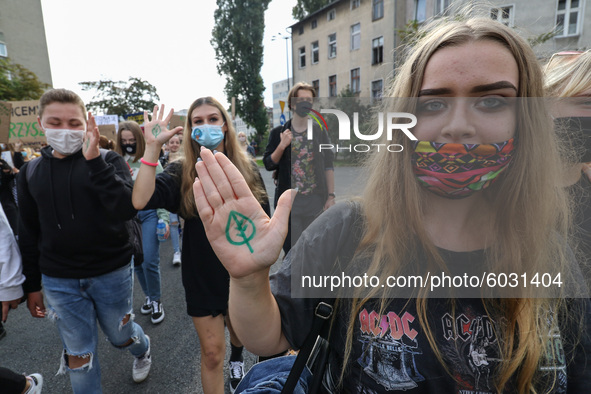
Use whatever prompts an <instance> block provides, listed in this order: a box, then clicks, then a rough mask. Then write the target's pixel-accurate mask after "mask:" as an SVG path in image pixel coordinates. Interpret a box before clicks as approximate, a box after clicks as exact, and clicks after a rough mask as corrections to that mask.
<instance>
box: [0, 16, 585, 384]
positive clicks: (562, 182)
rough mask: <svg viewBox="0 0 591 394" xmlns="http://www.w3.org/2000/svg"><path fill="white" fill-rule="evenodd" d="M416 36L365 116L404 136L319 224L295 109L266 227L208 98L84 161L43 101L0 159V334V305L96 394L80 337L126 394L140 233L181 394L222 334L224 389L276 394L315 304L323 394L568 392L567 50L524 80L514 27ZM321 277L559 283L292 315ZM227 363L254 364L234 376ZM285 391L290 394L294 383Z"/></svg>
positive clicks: (318, 153)
mask: <svg viewBox="0 0 591 394" xmlns="http://www.w3.org/2000/svg"><path fill="white" fill-rule="evenodd" d="M424 28H425V33H424V34H423V35H422V36H421V37H420V39H419V40H418V41H417V42H416V43H415V44H414V46H413V47H412V48H411V49H410V50H409V51H408V53H407V55H406V56H407V57H406V59H405V61H404V62H403V63H401V65H400V67H399V68H398V70H397V72H396V77H395V78H394V80H393V81H392V82H391V86H390V88H389V90H387V93H386V94H385V95H384V98H385V99H384V100H383V105H384V107H386V108H387V109H389V110H390V111H391V112H398V113H400V112H410V113H413V114H415V115H416V118H417V123H416V125H415V126H414V127H413V128H412V134H413V136H414V137H415V139H414V140H413V139H410V138H408V137H407V135H405V134H404V133H394V134H393V135H392V136H391V138H392V141H391V142H393V143H396V144H400V146H402V147H403V148H404V149H403V150H402V151H401V152H397V153H391V152H388V151H384V150H382V151H381V152H380V151H377V152H373V153H372V154H371V155H370V157H369V159H368V160H367V162H366V163H365V164H364V169H365V171H366V174H367V176H366V179H367V185H366V187H365V190H364V194H363V196H362V198H361V199H359V200H357V201H343V202H340V203H338V204H335V200H336V195H335V181H334V166H333V164H334V163H333V160H334V157H333V154H332V151H330V150H319V149H318V145H319V144H322V143H329V142H330V140H329V137H328V134H327V130H326V129H323V128H322V126H321V125H318V126H319V127H316V125H314V126H313V130H308V127H309V125H310V124H314V123H313V122H309V121H308V116H309V111H310V109H311V108H312V106H313V104H314V98H315V97H316V91H315V90H314V88H313V87H312V86H311V85H309V84H307V83H303V82H302V83H298V84H296V85H294V87H293V88H292V89H291V91H290V92H289V106H290V109H292V111H293V113H294V115H293V118H292V119H291V120H289V121H288V122H287V123H286V124H285V125H283V126H280V127H277V128H275V129H273V130H271V131H270V136H269V141H268V145H267V147H266V149H265V152H264V154H263V163H264V165H265V168H266V170H268V171H275V173H276V179H277V182H276V189H275V194H274V206H275V211H274V213H273V215H272V216H271V211H270V203H269V196H268V194H267V190H266V189H265V185H264V182H263V180H262V178H261V174H260V172H259V168H258V167H257V165H256V162H255V161H254V160H253V158H254V152H253V150H252V149H251V148H252V147H251V145H250V144H249V143H248V140H247V138H246V135H243V133H237V132H236V130H235V128H234V126H233V123H232V121H231V118H230V117H229V115H228V112H227V111H226V109H225V108H224V107H223V105H222V104H221V103H220V102H219V101H218V100H216V99H215V98H212V97H201V98H198V99H196V100H195V101H194V102H193V103H191V105H190V107H189V109H188V113H187V120H186V124H185V126H184V127H175V128H172V129H169V128H168V125H169V122H170V120H171V118H172V115H173V111H172V110H170V111H168V112H167V111H166V110H165V107H164V105H161V106H156V107H154V108H153V111H152V113H151V114H149V113H148V112H145V114H144V119H145V123H144V124H143V125H142V127H140V125H138V124H137V123H135V122H122V123H120V124H119V127H118V133H117V138H116V141H114V143H112V142H111V143H109V141H103V144H104V145H102V146H103V147H104V148H99V146H101V145H99V144H100V142H101V141H100V139H101V136H100V135H99V131H98V127H97V126H96V123H95V121H94V117H93V116H92V114H91V113H87V111H86V108H85V106H84V103H83V102H82V100H81V99H80V97H78V96H77V95H76V94H75V93H73V92H71V91H68V90H65V89H53V90H49V91H48V92H46V93H45V94H44V95H43V97H42V98H41V99H40V108H39V125H40V127H41V128H42V130H43V131H44V134H45V135H46V138H47V146H45V147H43V148H42V149H41V150H40V152H39V154H40V157H39V158H36V159H33V160H24V159H23V157H22V156H23V155H22V153H20V152H22V146H19V147H18V148H17V149H12V152H11V154H10V155H11V160H12V163H8V162H6V161H4V160H3V161H2V163H1V164H2V174H1V175H2V178H1V183H0V202H1V203H2V210H0V236H1V238H0V301H2V320H3V321H6V317H7V315H8V312H9V310H10V309H12V308H16V307H17V306H18V304H19V303H20V301H21V299H22V298H23V296H24V297H26V300H27V307H28V309H29V311H30V313H31V315H32V316H33V317H37V318H42V317H48V318H50V319H52V320H54V321H55V323H56V326H57V329H58V332H59V335H60V337H61V340H62V344H63V353H62V355H61V364H60V366H59V373H67V374H68V375H69V378H70V382H71V386H72V389H73V391H74V392H75V393H84V394H87V393H100V392H102V389H101V379H103V378H102V377H101V370H100V364H99V357H98V354H97V341H98V325H100V327H101V329H102V331H103V332H104V333H105V334H106V336H107V338H108V340H109V341H110V343H111V344H112V345H113V346H115V347H116V348H119V349H122V350H126V351H128V352H129V353H131V355H132V356H133V369H132V378H133V380H134V381H135V382H138V383H140V382H142V381H144V380H145V379H146V378H147V377H148V375H149V372H150V369H151V365H152V359H151V348H152V347H153V346H168V345H165V344H159V343H157V342H156V341H152V340H151V339H150V337H148V336H147V335H146V334H145V333H144V331H143V329H142V327H141V326H140V325H139V324H138V323H136V322H135V321H134V319H133V310H134V306H133V303H132V299H133V295H132V291H133V281H134V273H135V277H136V278H137V280H138V282H139V283H140V286H141V289H142V291H143V293H144V295H145V303H144V304H143V305H142V306H140V307H139V309H140V311H141V313H144V314H150V315H151V321H152V323H153V324H159V323H160V322H162V321H163V319H164V316H165V314H164V308H163V300H162V289H161V280H160V279H161V278H160V264H161V262H160V257H159V256H160V255H159V240H158V235H157V229H158V223H159V221H160V222H161V223H163V224H164V228H165V231H164V234H161V236H163V237H165V238H168V237H170V238H171V239H172V242H173V248H174V256H173V259H172V262H171V263H172V264H174V265H179V266H180V269H181V273H182V283H183V287H184V290H185V300H186V311H187V314H188V315H189V316H190V317H191V319H192V322H193V325H194V327H195V330H196V333H197V335H198V337H199V343H200V351H201V369H200V370H201V385H202V390H203V391H204V392H205V393H221V392H223V390H224V374H223V369H224V361H225V354H226V339H225V332H226V331H225V330H226V328H227V329H228V332H229V336H230V346H231V352H230V357H229V360H228V363H229V371H230V376H229V385H230V389H231V391H232V392H234V391H236V392H243V391H245V390H251V391H248V392H254V391H256V390H257V388H258V390H263V387H270V386H273V387H276V386H277V385H279V387H281V386H282V385H283V384H285V383H286V379H287V376H288V375H289V372H290V370H291V369H292V368H293V366H294V365H295V364H296V363H297V361H296V360H297V356H283V355H284V354H285V353H286V352H287V351H288V350H289V349H295V350H299V349H302V348H303V347H305V346H306V343H307V342H308V341H309V335H310V334H309V333H310V332H313V333H315V331H314V330H315V328H314V327H315V324H316V318H315V314H317V313H318V308H319V307H320V306H321V305H324V306H327V307H328V309H329V310H330V311H331V312H330V313H329V316H327V317H328V318H329V324H328V325H327V326H326V327H325V330H324V332H323V334H322V335H323V336H324V338H325V341H326V343H327V357H326V368H325V369H324V368H323V369H321V371H322V373H321V375H322V376H320V378H321V380H322V382H321V386H322V387H321V390H322V391H323V392H345V393H349V392H351V393H353V392H354V393H385V392H392V391H400V390H404V391H408V392H410V393H415V392H416V393H427V392H428V393H442V392H445V393H447V392H461V393H493V392H520V393H534V392H535V393H542V392H543V393H584V392H587V391H588V389H589V387H591V361H590V360H589V355H590V354H591V338H590V328H591V306H590V303H589V293H588V282H589V281H588V280H589V271H588V256H589V252H590V249H589V247H591V238H590V237H591V233H590V231H591V224H590V223H591V208H590V207H591V181H590V179H591V166H590V164H589V163H590V162H591V122H590V119H591V101H590V100H591V52H590V51H587V52H576V51H570V52H564V53H557V54H555V55H554V56H552V58H550V60H549V61H547V62H545V64H541V63H540V62H539V61H538V59H537V58H536V56H535V54H534V52H533V50H532V49H531V47H530V46H529V44H528V43H527V42H526V41H525V40H524V39H522V38H521V37H519V36H518V34H517V33H516V32H515V31H514V30H512V29H510V28H508V27H506V26H504V25H503V24H501V23H497V22H493V21H491V20H490V19H488V18H478V17H470V18H465V19H461V18H456V19H454V20H440V21H438V22H436V23H434V24H433V25H426V26H425V27H424ZM387 97H394V98H404V99H405V100H399V101H396V103H395V104H391V103H390V102H389V101H388V100H387ZM544 97H551V98H553V100H552V101H549V100H543V99H541V98H544ZM390 105H394V106H395V107H388V106H390ZM387 137H388V136H387V135H386V134H385V133H384V135H383V139H384V140H383V141H382V142H390V141H386V140H385V139H386V138H387ZM163 146H166V153H164V150H163ZM290 211H291V214H290ZM134 220H137V221H139V223H141V235H139V237H141V241H142V250H143V259H142V260H143V261H138V259H137V258H136V255H135V254H134V246H133V242H132V241H133V239H134V237H138V234H137V233H133V232H131V231H130V227H129V222H130V221H134ZM181 227H182V237H180V236H179V234H180V233H181V230H180V229H181ZM17 238H18V246H17ZM181 238H182V239H181ZM282 249H283V250H284V252H285V254H284V259H283V261H282V264H281V268H280V269H279V271H278V272H276V273H275V274H273V275H270V267H271V265H272V264H274V263H275V262H276V261H277V260H278V258H279V256H280V253H281V250H282ZM335 268H338V270H342V271H343V272H355V273H365V274H367V275H369V276H371V277H376V278H378V279H379V280H380V282H381V283H384V282H385V281H386V278H391V277H400V276H404V275H407V276H409V275H412V276H414V277H417V276H421V277H423V276H424V275H425V274H426V273H427V272H429V273H442V275H443V274H449V275H461V274H462V273H466V272H475V270H476V271H478V272H483V273H484V274H486V273H487V272H488V273H497V274H499V275H500V274H509V273H511V272H513V273H516V274H517V275H519V277H521V275H526V274H527V275H530V274H533V273H536V272H537V273H538V274H542V273H548V275H550V273H553V275H554V274H556V273H557V274H559V277H560V283H561V284H562V286H555V287H554V288H553V289H552V291H551V292H543V291H541V290H540V291H538V289H535V288H534V289H532V287H533V286H529V287H528V286H526V285H525V284H524V285H523V286H515V287H518V288H517V289H514V291H512V292H508V293H504V294H503V293H502V292H498V291H497V290H498V289H494V291H493V294H494V296H490V294H487V293H486V292H481V293H477V294H476V296H475V295H474V293H473V292H470V293H469V294H468V296H465V297H462V296H460V295H459V294H458V293H457V292H454V291H451V290H450V292H449V294H448V296H447V297H430V296H429V294H428V289H427V288H420V287H419V288H417V289H414V290H413V291H412V294H410V295H404V296H401V295H400V294H398V295H397V296H392V293H389V292H388V290H387V289H385V288H384V289H382V288H383V287H384V286H383V285H382V288H380V287H379V286H378V287H373V288H370V289H365V290H366V291H365V292H364V291H363V290H362V289H356V290H351V289H346V288H342V289H340V290H337V291H336V292H334V293H331V294H329V295H328V296H326V297H325V296H316V295H315V296H310V297H294V296H293V295H292V294H294V293H293V292H297V291H298V289H296V287H297V283H300V282H299V281H298V280H294V278H295V279H297V278H298V276H299V275H302V273H309V272H312V273H316V274H324V273H326V272H336V271H334V269H335ZM325 269H327V270H328V271H324V270H325ZM552 277H553V278H555V276H552ZM524 283H525V282H524ZM527 284H531V283H530V282H528V283H527ZM299 290H302V289H299ZM97 323H98V325H97ZM0 338H1V331H0ZM314 339H315V338H314ZM312 342H314V341H312ZM244 347H246V348H247V349H248V350H249V351H251V352H252V353H254V354H256V355H258V356H261V358H262V359H265V361H262V362H260V363H258V364H256V365H255V366H254V367H253V368H252V369H251V371H249V373H248V374H247V375H246V377H245V376H244V375H245V371H244V363H243V356H242V352H243V348H244ZM34 367H35V366H34V365H32V366H31V368H34ZM316 371H318V370H316ZM308 372H309V371H308ZM316 375H318V373H316ZM298 378H299V380H298V382H297V386H296V392H307V390H308V388H309V387H311V385H313V384H314V383H313V380H314V379H315V378H318V376H313V375H312V374H310V373H302V374H301V376H298ZM42 385H43V379H42V377H41V376H40V375H39V374H31V375H28V376H24V375H18V374H15V373H14V372H12V371H10V370H8V369H6V368H0V387H2V388H4V387H6V390H8V391H6V392H9V393H21V392H26V393H36V392H40V390H41V387H42ZM274 385H275V386H274ZM313 387H317V386H313ZM279 390H280V389H279ZM297 390H300V391H297ZM259 392H261V391H259Z"/></svg>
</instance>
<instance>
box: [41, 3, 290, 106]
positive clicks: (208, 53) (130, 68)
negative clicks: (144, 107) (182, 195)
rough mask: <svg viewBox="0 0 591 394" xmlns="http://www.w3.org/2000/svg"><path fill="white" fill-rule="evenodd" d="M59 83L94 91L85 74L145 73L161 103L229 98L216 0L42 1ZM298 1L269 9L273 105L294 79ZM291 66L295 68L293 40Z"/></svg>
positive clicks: (121, 76)
mask: <svg viewBox="0 0 591 394" xmlns="http://www.w3.org/2000/svg"><path fill="white" fill-rule="evenodd" d="M41 4H42V7H43V19H44V23H45V34H46V39H47V46H48V51H49V61H50V66H51V74H52V78H53V86H54V87H55V88H67V89H70V90H73V91H75V92H76V93H78V94H79V95H80V96H81V97H82V98H83V100H84V101H86V102H87V101H89V100H90V99H91V98H92V94H91V93H89V92H83V91H82V90H81V88H80V85H78V83H79V82H83V81H98V80H100V79H110V80H114V81H119V80H123V81H127V80H128V79H129V77H138V78H141V79H143V80H146V81H148V82H150V83H151V84H152V85H154V86H155V87H156V89H157V92H158V95H159V96H160V103H163V104H165V105H166V107H167V108H171V107H172V108H174V109H175V111H178V110H181V109H186V108H188V107H189V105H190V104H191V102H193V101H194V100H195V99H196V98H199V97H203V96H213V97H215V98H217V99H218V100H220V101H221V102H222V103H227V102H228V100H227V99H226V97H225V94H224V85H225V76H220V75H219V74H218V72H217V69H216V60H215V51H214V50H213V48H212V46H211V44H210V40H211V31H212V29H213V27H214V22H215V21H214V17H213V14H214V11H215V9H216V2H215V0H168V1H166V2H164V1H162V0H101V1H80V0H41ZM295 4H296V0H272V1H271V2H270V3H269V7H268V9H267V11H266V12H265V35H264V39H263V46H264V60H263V67H262V69H261V75H262V77H263V81H264V84H265V87H266V90H265V93H264V98H265V104H266V105H267V106H269V107H271V106H272V105H273V93H272V86H273V83H274V82H277V81H280V80H284V79H286V78H287V70H286V50H285V40H283V39H277V40H272V37H273V36H274V35H277V34H278V33H281V34H283V35H289V31H288V30H286V28H287V27H288V26H290V25H292V24H293V23H295V20H294V19H293V17H292V15H291V9H292V8H293V6H294V5H295ZM288 42H289V43H288V45H289V72H290V75H291V73H292V70H291V41H290V40H288Z"/></svg>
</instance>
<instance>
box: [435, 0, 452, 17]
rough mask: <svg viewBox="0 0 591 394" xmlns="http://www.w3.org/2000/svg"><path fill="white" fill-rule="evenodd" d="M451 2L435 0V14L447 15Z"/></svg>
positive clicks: (448, 0) (449, 0)
mask: <svg viewBox="0 0 591 394" xmlns="http://www.w3.org/2000/svg"><path fill="white" fill-rule="evenodd" d="M450 2H451V0H437V5H436V7H437V8H436V9H435V14H436V15H440V16H446V15H449V3H450Z"/></svg>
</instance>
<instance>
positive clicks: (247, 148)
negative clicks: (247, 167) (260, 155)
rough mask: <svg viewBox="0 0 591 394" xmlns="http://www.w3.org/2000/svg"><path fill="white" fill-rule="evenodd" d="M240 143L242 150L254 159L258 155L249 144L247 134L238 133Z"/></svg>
mask: <svg viewBox="0 0 591 394" xmlns="http://www.w3.org/2000/svg"><path fill="white" fill-rule="evenodd" d="M238 142H240V146H241V147H242V149H244V151H245V152H246V153H248V154H249V155H250V157H252V158H253V159H254V158H255V156H256V153H255V152H254V148H253V147H252V145H250V144H249V143H248V139H247V138H246V134H245V133H244V131H241V132H240V133H238Z"/></svg>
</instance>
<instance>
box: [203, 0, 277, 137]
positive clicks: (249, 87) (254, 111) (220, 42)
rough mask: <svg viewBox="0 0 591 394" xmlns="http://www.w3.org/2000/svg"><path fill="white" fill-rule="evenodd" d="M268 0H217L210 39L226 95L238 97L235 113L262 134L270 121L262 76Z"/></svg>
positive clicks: (229, 98) (229, 97) (230, 97)
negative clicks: (224, 82)
mask: <svg viewBox="0 0 591 394" xmlns="http://www.w3.org/2000/svg"><path fill="white" fill-rule="evenodd" d="M269 2H270V0H217V7H218V8H217V9H216V10H215V13H214V19H215V21H216V24H215V27H214V28H213V31H212V36H213V37H212V39H211V45H212V46H213V48H214V49H215V53H216V56H215V57H216V60H217V70H218V72H219V73H220V74H224V75H225V76H226V86H225V88H224V92H225V93H226V97H227V99H228V101H231V99H232V97H235V98H236V104H235V105H236V113H237V114H238V115H239V116H240V117H241V118H242V119H243V120H244V122H246V123H247V124H249V125H250V126H252V127H254V128H255V129H256V130H257V134H259V135H262V134H263V133H264V132H265V131H266V130H267V128H268V124H269V121H268V118H267V110H266V107H265V104H264V100H263V92H264V91H265V85H264V84H263V78H262V77H261V67H262V65H263V32H264V30H265V10H266V9H267V6H268V5H269Z"/></svg>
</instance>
